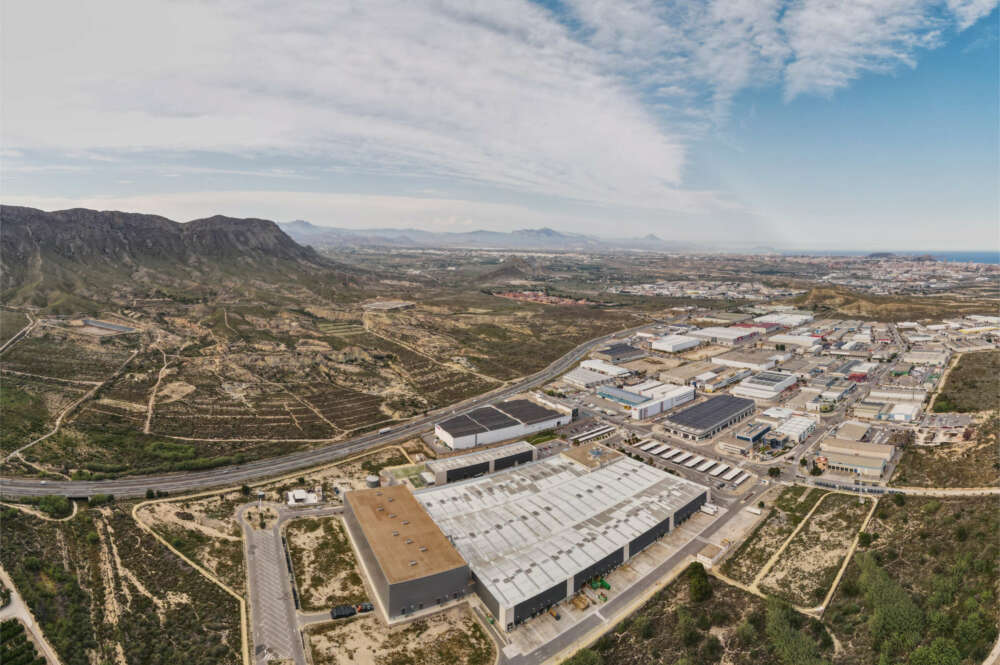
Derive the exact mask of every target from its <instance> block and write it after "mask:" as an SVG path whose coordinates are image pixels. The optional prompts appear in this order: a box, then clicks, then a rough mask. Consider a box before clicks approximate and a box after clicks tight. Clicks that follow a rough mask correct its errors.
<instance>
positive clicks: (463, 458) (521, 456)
mask: <svg viewBox="0 0 1000 665" xmlns="http://www.w3.org/2000/svg"><path fill="white" fill-rule="evenodd" d="M537 457H538V449H537V448H535V447H534V446H533V445H531V444H530V443H528V442H527V441H518V442H516V443H509V444H507V445H505V446H499V447H497V448H487V449H486V450H480V451H477V452H474V453H468V454H466V455H456V456H454V457H443V458H441V459H436V460H431V461H430V462H427V464H426V467H427V470H428V471H430V472H431V473H432V474H434V483H435V484H437V485H444V484H445V483H454V482H458V481H459V480H465V479H466V478H475V477H476V476H482V475H484V474H487V473H494V472H496V471H503V470H504V469H508V468H510V467H512V466H517V465H518V464H525V463H527V462H533V461H535V460H536V459H537Z"/></svg>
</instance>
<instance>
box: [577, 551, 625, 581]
mask: <svg viewBox="0 0 1000 665" xmlns="http://www.w3.org/2000/svg"><path fill="white" fill-rule="evenodd" d="M623 563H625V548H624V547H619V548H618V549H616V550H615V551H614V552H612V553H611V554H609V555H607V556H606V557H604V558H603V559H600V560H599V561H595V562H594V563H592V564H590V565H589V566H587V567H586V568H584V569H583V570H581V571H580V572H578V573H577V574H576V575H574V576H573V591H579V590H580V589H581V588H583V585H584V584H586V583H587V581H588V580H591V579H593V578H595V577H597V576H598V575H604V574H605V573H607V572H609V571H612V570H614V569H615V568H617V567H618V566H620V565H622V564H623Z"/></svg>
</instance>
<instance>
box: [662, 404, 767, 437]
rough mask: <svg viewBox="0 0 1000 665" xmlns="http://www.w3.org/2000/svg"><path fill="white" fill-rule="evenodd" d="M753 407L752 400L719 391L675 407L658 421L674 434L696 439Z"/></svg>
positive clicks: (748, 413) (711, 433) (743, 415)
mask: <svg viewBox="0 0 1000 665" xmlns="http://www.w3.org/2000/svg"><path fill="white" fill-rule="evenodd" d="M754 408H755V407H754V402H753V400H750V399H744V398H742V397H733V396H732V395H719V396H717V397H711V398H709V399H707V400H705V401H704V402H701V403H699V404H695V405H694V406H689V407H688V408H686V409H683V410H682V411H678V412H677V413H675V414H673V415H671V416H670V417H669V418H667V419H665V420H664V421H663V423H662V425H663V428H664V429H665V430H666V431H668V432H670V433H671V434H673V435H674V436H678V437H680V438H683V439H693V440H695V441H698V440H701V439H705V438H708V437H710V436H714V435H716V434H718V433H719V432H721V431H722V430H724V429H726V428H727V427H729V426H730V425H733V424H735V423H738V422H740V421H741V420H744V419H746V418H748V417H749V416H751V415H752V414H753V412H754Z"/></svg>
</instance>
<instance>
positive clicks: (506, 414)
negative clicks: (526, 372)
mask: <svg viewBox="0 0 1000 665" xmlns="http://www.w3.org/2000/svg"><path fill="white" fill-rule="evenodd" d="M560 415H561V414H560V413H558V412H557V411H553V410H552V409H546V408H545V407H543V406H539V405H538V404H535V403H534V402H530V401H528V400H526V399H515V400H511V401H509V402H501V403H500V404H497V405H495V406H481V407H479V408H478V409H473V410H472V411H470V412H469V413H467V414H465V415H462V416H455V417H454V418H449V419H448V420H445V421H443V422H441V423H438V426H439V427H441V429H443V430H444V431H446V432H448V433H449V434H451V435H452V436H453V437H460V436H468V435H470V434H482V433H483V432H494V431H496V430H500V429H505V428H507V427H513V426H515V425H517V424H519V422H520V423H524V424H525V425H534V424H535V423H540V422H543V421H546V420H551V419H553V418H558V417H559V416H560Z"/></svg>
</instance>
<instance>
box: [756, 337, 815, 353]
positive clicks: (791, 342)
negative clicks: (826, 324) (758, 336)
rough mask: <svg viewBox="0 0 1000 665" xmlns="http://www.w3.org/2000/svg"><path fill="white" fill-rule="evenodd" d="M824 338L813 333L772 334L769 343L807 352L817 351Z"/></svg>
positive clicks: (780, 347) (769, 344)
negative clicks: (814, 335)
mask: <svg viewBox="0 0 1000 665" xmlns="http://www.w3.org/2000/svg"><path fill="white" fill-rule="evenodd" d="M822 344H823V340H822V339H820V338H819V337H813V336H812V335H771V336H770V337H768V338H767V345H768V346H771V347H773V348H776V349H782V348H785V349H789V350H795V351H799V352H800V353H805V352H807V351H815V350H816V349H818V348H820V346H822Z"/></svg>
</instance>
